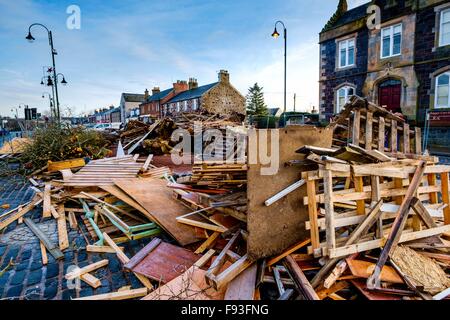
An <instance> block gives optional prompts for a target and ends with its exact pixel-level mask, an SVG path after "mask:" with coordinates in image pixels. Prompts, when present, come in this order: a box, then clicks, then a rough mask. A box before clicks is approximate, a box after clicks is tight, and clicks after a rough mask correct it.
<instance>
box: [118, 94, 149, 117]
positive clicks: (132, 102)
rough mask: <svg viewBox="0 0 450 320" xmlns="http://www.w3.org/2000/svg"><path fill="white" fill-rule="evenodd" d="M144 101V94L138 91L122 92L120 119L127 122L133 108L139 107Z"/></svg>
mask: <svg viewBox="0 0 450 320" xmlns="http://www.w3.org/2000/svg"><path fill="white" fill-rule="evenodd" d="M142 102H144V95H143V94H137V93H122V95H121V96H120V106H119V108H120V118H121V119H120V121H121V122H123V123H124V122H125V120H126V119H127V118H129V117H130V115H131V110H133V109H135V108H139V105H140V104H141V103H142Z"/></svg>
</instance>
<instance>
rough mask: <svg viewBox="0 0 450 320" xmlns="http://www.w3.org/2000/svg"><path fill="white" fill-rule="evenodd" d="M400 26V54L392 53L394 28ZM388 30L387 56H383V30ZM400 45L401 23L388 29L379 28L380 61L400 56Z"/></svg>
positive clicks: (401, 42)
mask: <svg viewBox="0 0 450 320" xmlns="http://www.w3.org/2000/svg"><path fill="white" fill-rule="evenodd" d="M398 26H400V52H399V53H396V54H393V53H394V29H395V27H398ZM386 29H389V55H387V56H383V39H384V38H383V32H384V30H386ZM402 45H403V23H402V22H400V23H396V24H393V25H390V26H388V27H384V28H381V32H380V58H381V59H388V58H392V57H398V56H401V55H402Z"/></svg>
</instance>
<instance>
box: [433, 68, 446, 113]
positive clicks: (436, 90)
mask: <svg viewBox="0 0 450 320" xmlns="http://www.w3.org/2000/svg"><path fill="white" fill-rule="evenodd" d="M444 75H447V76H448V77H449V83H448V85H447V86H448V97H447V100H448V101H447V105H446V106H444V107H441V106H439V105H438V99H439V96H438V89H439V85H438V81H439V78H440V77H442V76H444ZM434 81H435V90H434V108H433V109H450V71H447V72H443V73H440V74H438V75H437V76H436V79H435V80H434Z"/></svg>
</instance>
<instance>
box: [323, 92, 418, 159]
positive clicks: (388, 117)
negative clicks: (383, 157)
mask: <svg viewBox="0 0 450 320" xmlns="http://www.w3.org/2000/svg"><path fill="white" fill-rule="evenodd" d="M330 126H331V127H332V128H333V129H334V135H333V143H334V145H335V146H342V145H345V144H347V143H351V144H354V145H357V146H360V147H363V148H364V149H366V150H378V151H381V152H383V153H386V154H387V155H389V156H393V157H396V158H411V157H413V158H414V155H421V154H422V140H421V130H420V128H418V127H416V128H414V129H411V128H410V125H409V124H408V123H407V122H406V121H405V119H404V118H402V117H400V116H398V115H397V114H393V113H392V112H390V111H388V110H387V109H385V108H383V107H379V106H377V105H375V104H373V103H370V102H368V101H367V100H364V99H362V98H360V97H357V96H354V97H352V99H351V101H350V102H349V103H347V104H346V105H345V106H344V109H343V111H342V112H341V113H340V114H339V115H338V116H337V118H336V119H335V120H334V121H333V122H332V123H331V124H330Z"/></svg>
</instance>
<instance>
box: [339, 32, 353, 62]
mask: <svg viewBox="0 0 450 320" xmlns="http://www.w3.org/2000/svg"><path fill="white" fill-rule="evenodd" d="M353 65H355V40H354V39H350V40H344V41H340V42H339V68H345V67H350V66H353Z"/></svg>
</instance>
